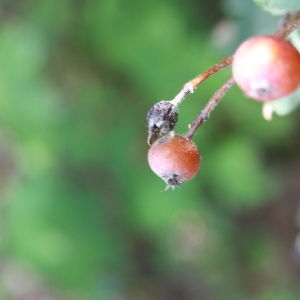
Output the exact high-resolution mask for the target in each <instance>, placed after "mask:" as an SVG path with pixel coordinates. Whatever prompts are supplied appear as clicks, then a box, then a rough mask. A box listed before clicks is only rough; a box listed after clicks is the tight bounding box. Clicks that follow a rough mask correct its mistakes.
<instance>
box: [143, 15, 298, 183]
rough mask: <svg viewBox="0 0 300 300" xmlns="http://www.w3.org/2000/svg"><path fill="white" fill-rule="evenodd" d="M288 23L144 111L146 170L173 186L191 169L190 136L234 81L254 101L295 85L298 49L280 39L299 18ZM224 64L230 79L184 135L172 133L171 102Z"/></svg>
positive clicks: (196, 164) (194, 165)
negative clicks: (285, 27)
mask: <svg viewBox="0 0 300 300" xmlns="http://www.w3.org/2000/svg"><path fill="white" fill-rule="evenodd" d="M295 24H296V25H295ZM292 25H293V26H291V27H290V30H285V31H284V30H279V31H277V33H275V34H274V35H262V36H256V37H252V38H249V39H248V40H246V41H245V42H243V43H242V44H241V45H240V46H239V47H238V48H237V50H236V52H235V53H234V55H233V56H231V57H229V58H227V59H225V60H223V61H222V62H220V63H218V64H216V65H215V66H213V67H212V68H210V69H209V70H207V71H206V72H204V73H202V74H200V75H198V76H197V77H196V78H194V79H193V80H191V81H190V82H188V83H186V84H185V85H184V87H183V89H182V90H181V91H180V92H179V94H178V95H177V96H176V97H175V98H174V99H173V100H170V101H166V100H163V101H160V102H158V103H156V104H155V105H154V106H153V107H152V108H151V109H150V110H149V112H148V115H147V121H148V144H149V145H150V148H149V151H148V163H149V166H150V168H151V170H152V171H153V172H154V173H155V174H156V175H158V176H159V177H160V178H161V179H163V180H164V181H165V182H166V184H167V188H169V187H172V188H174V187H175V186H177V185H180V184H181V183H183V182H185V181H187V180H190V179H192V178H193V177H194V176H195V175H196V174H197V172H198V170H199V168H200V164H201V155H200V153H199V151H198V149H197V146H196V145H195V144H194V142H193V141H192V138H193V136H194V134H195V132H196V130H197V129H198V128H199V126H200V125H201V124H202V123H203V122H204V121H206V120H207V119H208V117H209V115H210V113H211V112H212V110H213V109H214V108H215V106H216V105H217V104H218V102H219V101H220V100H221V99H222V97H223V96H224V95H225V93H226V92H227V91H228V89H229V88H230V87H231V86H232V85H233V84H234V83H236V84H237V85H238V86H239V87H240V89H241V90H242V91H243V92H244V93H245V94H246V95H247V96H248V97H250V98H252V99H254V100H257V101H260V102H268V101H273V100H277V99H281V98H283V97H286V96H288V95H290V94H292V93H294V92H295V91H296V90H298V89H299V88H300V53H299V51H298V50H297V49H296V48H295V47H294V46H293V45H292V43H290V42H289V41H288V40H287V39H286V37H287V36H288V34H289V33H290V31H292V30H294V29H295V28H297V26H300V21H299V20H297V21H296V23H294V24H292ZM230 64H232V78H230V79H229V80H228V81H227V82H226V83H225V84H224V85H223V86H222V87H221V88H220V89H219V90H218V91H217V92H216V93H215V94H214V96H213V97H212V98H211V99H210V101H209V102H208V104H207V105H206V106H205V108H204V109H203V110H202V112H201V114H200V115H199V116H198V117H197V119H196V120H195V121H194V122H193V123H192V124H191V125H190V127H189V131H188V132H187V133H186V134H185V135H178V134H175V133H174V128H175V125H176V122H177V120H178V110H177V107H178V105H179V104H180V103H181V102H182V101H183V99H184V97H185V96H186V95H187V94H189V93H193V92H194V90H195V89H196V87H197V86H199V85H200V84H201V83H202V82H203V81H204V80H205V79H206V78H208V77H209V76H211V75H213V74H214V73H216V72H218V71H219V70H221V69H223V68H224V67H226V66H228V65H230Z"/></svg>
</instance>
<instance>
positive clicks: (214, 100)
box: [185, 78, 234, 139]
mask: <svg viewBox="0 0 300 300" xmlns="http://www.w3.org/2000/svg"><path fill="white" fill-rule="evenodd" d="M233 84H234V80H233V78H230V79H229V80H227V81H226V82H225V83H224V84H223V86H222V87H221V88H220V89H219V90H217V91H216V92H215V94H214V95H213V96H212V97H211V99H210V100H209V102H208V103H207V104H206V106H205V107H204V109H203V110H202V111H201V113H200V114H199V115H198V117H197V118H196V119H195V121H194V122H193V123H192V124H191V125H190V128H189V131H188V132H187V133H186V135H185V136H186V137H187V138H189V139H192V138H193V136H194V135H195V133H196V131H197V129H198V128H199V127H200V125H201V124H202V123H204V122H205V121H207V120H208V119H209V116H210V114H211V112H212V111H213V110H214V109H215V107H216V106H217V105H218V104H219V102H220V101H221V100H222V98H223V97H224V96H225V94H226V93H227V91H228V90H229V89H230V88H231V87H232V86H233Z"/></svg>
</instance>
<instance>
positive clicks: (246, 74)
mask: <svg viewBox="0 0 300 300" xmlns="http://www.w3.org/2000/svg"><path fill="white" fill-rule="evenodd" d="M232 73H233V78H234V80H235V82H236V83H237V85H238V86H239V87H240V88H241V89H242V90H243V91H244V92H245V93H246V94H247V95H248V96H249V97H251V98H254V99H256V100H258V101H269V100H275V99H279V98H282V97H285V96H287V95H289V94H290V93H292V92H294V91H295V90H296V89H297V88H298V87H299V86H300V53H299V52H298V51H297V49H296V48H295V47H294V46H293V45H292V44H291V43H290V42H289V41H287V40H285V39H283V38H279V37H275V36H268V35H263V36H256V37H253V38H250V39H248V40H246V41H245V42H243V43H242V44H241V45H240V46H239V47H238V49H237V50H236V52H235V54H234V56H233V62H232Z"/></svg>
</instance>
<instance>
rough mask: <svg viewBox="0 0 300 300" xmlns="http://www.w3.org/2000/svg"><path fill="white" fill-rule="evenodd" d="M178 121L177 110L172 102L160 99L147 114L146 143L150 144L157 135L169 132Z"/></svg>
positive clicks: (160, 135)
mask: <svg viewBox="0 0 300 300" xmlns="http://www.w3.org/2000/svg"><path fill="white" fill-rule="evenodd" d="M177 121H178V111H177V108H176V107H175V105H174V104H173V103H171V102H170V101H166V100H162V101H160V102H157V103H156V104H154V105H153V106H152V107H151V108H150V110H149V111H148V114H147V122H148V144H149V145H152V144H153V143H154V142H155V141H156V140H157V139H158V138H159V137H162V136H164V135H166V134H169V133H170V132H171V131H172V130H173V129H174V127H175V125H176V123H177Z"/></svg>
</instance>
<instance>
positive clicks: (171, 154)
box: [148, 134, 201, 189]
mask: <svg viewBox="0 0 300 300" xmlns="http://www.w3.org/2000/svg"><path fill="white" fill-rule="evenodd" d="M148 163H149V166H150V168H151V170H152V171H153V172H154V173H155V174H156V175H158V176H159V177H160V178H161V179H163V180H164V181H165V182H166V183H167V187H166V189H168V188H169V187H172V188H174V187H175V186H177V185H179V184H181V183H182V182H184V181H187V180H189V179H192V178H193V177H194V176H195V175H196V174H197V172H198V170H199V168H200V163H201V156H200V153H199V151H198V149H197V146H196V145H195V144H194V143H193V142H192V141H191V140H190V139H188V138H185V137H183V136H181V135H174V134H169V135H166V136H163V137H161V138H159V139H158V140H157V141H156V142H155V143H154V144H153V145H152V146H151V147H150V148H149V151H148Z"/></svg>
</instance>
